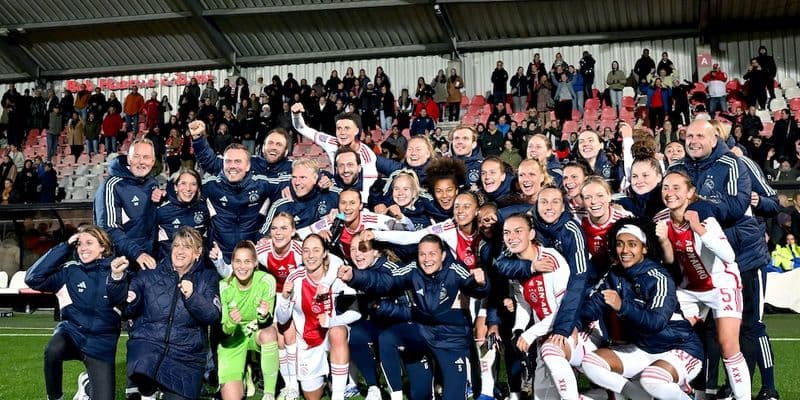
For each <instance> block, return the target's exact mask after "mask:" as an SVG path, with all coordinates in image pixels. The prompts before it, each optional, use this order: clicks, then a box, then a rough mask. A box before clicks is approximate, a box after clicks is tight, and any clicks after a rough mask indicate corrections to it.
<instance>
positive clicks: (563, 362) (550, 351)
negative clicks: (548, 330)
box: [540, 343, 579, 400]
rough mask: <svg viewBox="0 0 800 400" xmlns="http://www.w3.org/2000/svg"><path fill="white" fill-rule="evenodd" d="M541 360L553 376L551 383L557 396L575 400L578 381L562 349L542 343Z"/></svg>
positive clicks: (564, 399) (566, 399) (565, 399)
mask: <svg viewBox="0 0 800 400" xmlns="http://www.w3.org/2000/svg"><path fill="white" fill-rule="evenodd" d="M540 351H541V352H542V360H544V364H545V366H546V367H547V370H548V371H550V376H551V377H552V378H553V384H554V385H555V386H556V390H558V394H559V396H561V399H563V400H577V399H578V396H579V395H578V382H577V380H576V379H575V373H574V372H572V366H570V365H569V361H567V358H566V355H565V354H564V350H562V349H561V348H560V347H559V346H556V345H553V344H551V343H545V344H543V345H542V347H541V350H540Z"/></svg>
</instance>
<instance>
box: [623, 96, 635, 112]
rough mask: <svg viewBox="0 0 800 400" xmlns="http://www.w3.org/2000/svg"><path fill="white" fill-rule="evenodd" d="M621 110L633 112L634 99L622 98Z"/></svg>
mask: <svg viewBox="0 0 800 400" xmlns="http://www.w3.org/2000/svg"><path fill="white" fill-rule="evenodd" d="M622 108H627V109H629V110H633V109H634V108H636V99H634V98H633V97H623V98H622Z"/></svg>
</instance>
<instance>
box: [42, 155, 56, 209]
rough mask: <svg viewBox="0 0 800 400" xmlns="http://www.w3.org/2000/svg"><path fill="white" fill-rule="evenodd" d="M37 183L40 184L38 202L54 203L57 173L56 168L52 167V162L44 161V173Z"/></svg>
mask: <svg viewBox="0 0 800 400" xmlns="http://www.w3.org/2000/svg"><path fill="white" fill-rule="evenodd" d="M39 183H40V184H41V186H42V189H41V191H40V192H39V203H55V201H56V190H57V189H58V175H57V174H56V170H54V169H53V163H51V162H50V161H48V162H46V163H44V174H43V175H42V176H41V177H40V179H39Z"/></svg>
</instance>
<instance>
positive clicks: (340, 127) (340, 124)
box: [336, 118, 358, 146]
mask: <svg viewBox="0 0 800 400" xmlns="http://www.w3.org/2000/svg"><path fill="white" fill-rule="evenodd" d="M356 135H358V127H357V126H356V123H355V122H353V121H352V120H349V119H345V118H343V119H340V120H338V121H336V138H337V139H339V146H350V145H352V144H353V142H355V140H356Z"/></svg>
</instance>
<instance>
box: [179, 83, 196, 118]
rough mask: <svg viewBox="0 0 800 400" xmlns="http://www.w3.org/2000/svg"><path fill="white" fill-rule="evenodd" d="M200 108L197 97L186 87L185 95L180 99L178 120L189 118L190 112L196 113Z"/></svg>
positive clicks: (184, 89)
mask: <svg viewBox="0 0 800 400" xmlns="http://www.w3.org/2000/svg"><path fill="white" fill-rule="evenodd" d="M199 108H200V103H199V100H198V99H197V97H194V95H192V92H191V91H190V90H189V87H188V86H186V87H184V88H183V94H181V97H180V98H179V99H178V118H179V119H181V120H185V119H186V117H188V116H189V112H191V111H194V112H195V113H196V112H197V110H198V109H199Z"/></svg>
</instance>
